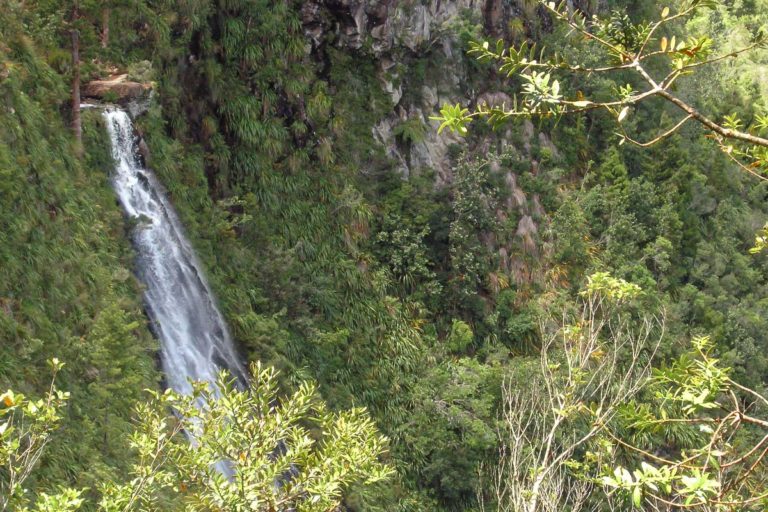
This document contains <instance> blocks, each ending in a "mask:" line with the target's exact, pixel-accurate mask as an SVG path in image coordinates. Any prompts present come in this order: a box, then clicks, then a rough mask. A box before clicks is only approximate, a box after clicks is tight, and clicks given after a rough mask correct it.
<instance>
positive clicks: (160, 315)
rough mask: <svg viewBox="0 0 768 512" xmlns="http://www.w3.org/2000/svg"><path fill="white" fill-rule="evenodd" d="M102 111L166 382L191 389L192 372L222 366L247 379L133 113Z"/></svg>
mask: <svg viewBox="0 0 768 512" xmlns="http://www.w3.org/2000/svg"><path fill="white" fill-rule="evenodd" d="M104 118H105V119H106V121H107V130H108V132H109V136H110V139H111V141H112V155H113V157H114V160H115V172H114V175H113V177H112V185H113V187H114V189H115V192H116V193H117V196H118V198H119V200H120V203H121V205H122V206H123V209H124V210H125V213H126V214H127V215H128V217H129V218H130V219H131V220H132V221H133V222H135V223H136V226H135V227H134V228H133V233H132V235H133V243H134V246H135V248H136V253H137V256H138V258H137V262H136V268H137V275H138V278H139V280H140V281H141V282H142V283H143V284H144V286H145V287H146V290H145V293H144V300H145V303H146V307H147V311H148V314H149V317H150V320H151V322H152V328H153V330H154V332H155V334H156V335H157V337H158V338H159V339H160V346H161V350H160V360H161V364H162V368H163V372H164V373H165V378H166V383H167V385H168V387H170V388H172V389H173V390H175V391H177V392H179V393H184V394H189V393H191V391H192V387H191V386H190V383H189V380H190V379H191V380H196V381H208V382H213V381H215V379H216V377H217V376H218V372H219V371H221V370H229V372H230V373H232V374H233V375H234V376H235V377H236V378H237V379H238V380H239V381H240V382H241V383H245V382H246V377H245V376H246V372H245V369H244V368H243V366H242V364H241V363H240V360H239V357H238V355H237V351H236V350H235V348H234V344H233V342H232V338H231V337H230V334H229V331H228V330H227V325H226V323H225V321H224V318H223V317H222V315H221V313H220V312H219V310H218V308H217V307H216V300H215V298H214V296H213V293H212V292H211V289H210V287H209V286H208V283H207V282H206V280H205V277H204V275H203V272H202V269H201V267H200V264H199V262H198V261H197V258H196V257H195V253H194V251H193V250H192V246H191V245H190V243H189V242H188V241H187V239H186V238H185V237H184V232H183V229H182V227H181V224H180V222H179V219H178V217H177V216H176V212H175V211H174V210H173V207H172V206H171V204H170V202H169V201H168V199H167V198H166V197H165V191H164V189H163V188H162V186H161V185H160V184H159V182H158V181H157V178H156V177H155V176H154V174H152V172H150V171H149V170H148V169H145V168H144V166H143V165H142V164H141V160H140V159H139V156H138V144H137V142H138V138H137V137H136V135H135V133H134V131H133V125H132V123H131V119H130V117H128V114H127V113H126V112H125V111H123V110H120V109H115V108H110V109H107V110H106V111H105V112H104Z"/></svg>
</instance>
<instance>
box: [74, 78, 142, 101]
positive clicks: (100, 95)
mask: <svg viewBox="0 0 768 512" xmlns="http://www.w3.org/2000/svg"><path fill="white" fill-rule="evenodd" d="M151 90H152V85H151V84H148V83H139V82H131V81H129V80H128V75H115V76H111V77H109V78H108V79H106V80H93V81H91V82H88V83H87V84H85V87H84V88H83V97H85V98H93V99H97V100H102V101H113V102H116V103H121V104H127V103H129V102H131V101H138V100H141V99H142V98H146V97H148V96H149V94H150V91H151Z"/></svg>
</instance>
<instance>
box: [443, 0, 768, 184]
mask: <svg viewBox="0 0 768 512" xmlns="http://www.w3.org/2000/svg"><path fill="white" fill-rule="evenodd" d="M721 3H722V2H719V1H717V0H682V1H679V2H677V5H676V8H675V10H673V9H672V8H670V7H669V6H665V7H662V8H661V9H660V12H659V16H658V18H657V19H656V20H654V21H651V22H634V21H632V20H631V19H630V18H629V16H628V15H627V14H626V13H624V12H620V11H614V12H612V13H611V14H610V15H609V16H607V17H599V16H596V15H595V16H592V17H591V18H588V17H587V16H586V15H585V14H584V13H582V12H580V11H578V10H575V9H573V8H572V6H571V2H565V1H563V2H561V3H559V4H555V2H547V1H544V0H539V4H541V7H542V8H543V9H544V10H545V11H546V12H547V13H549V14H550V15H551V16H552V17H553V18H554V19H555V20H556V21H559V22H561V23H563V24H565V25H566V26H567V27H568V28H569V29H570V33H569V34H570V35H571V36H572V37H571V40H570V41H569V42H571V43H573V44H574V45H575V46H579V47H583V46H586V48H587V49H589V50H590V51H591V52H592V54H594V55H598V56H599V59H600V62H599V63H598V64H596V65H593V64H591V63H589V62H587V59H586V58H585V56H584V54H582V56H581V57H578V56H577V57H572V56H569V55H563V54H561V53H548V52H547V51H546V50H545V49H539V48H537V46H536V45H535V44H528V43H523V44H522V45H520V46H519V47H517V48H506V47H505V45H504V42H503V41H501V40H500V41H498V43H497V44H496V45H495V46H491V45H490V44H489V43H488V42H483V43H479V42H475V43H471V45H470V46H471V49H470V53H471V54H474V55H476V56H477V58H478V59H479V60H481V61H486V62H496V63H498V64H499V71H500V72H501V73H502V74H503V75H505V76H506V77H508V78H512V77H515V78H517V79H518V80H519V81H520V82H521V83H522V90H521V92H520V94H519V95H518V96H515V97H514V98H513V100H512V102H511V103H512V104H511V105H501V106H488V105H486V104H480V105H478V107H477V109H476V110H475V111H474V112H470V111H469V110H468V109H466V108H463V107H462V106H461V105H453V106H452V105H445V106H444V107H443V108H442V110H441V115H440V116H439V117H436V118H434V119H437V120H439V121H441V122H442V125H441V126H440V130H442V129H444V128H446V127H447V128H449V129H451V130H453V131H457V132H459V133H462V134H465V133H467V125H468V123H469V122H470V121H471V120H472V119H473V118H476V117H482V118H486V119H487V120H488V121H489V122H490V123H491V124H492V125H494V126H495V125H498V124H500V123H502V122H504V121H507V120H509V119H512V118H518V117H522V118H531V117H552V116H562V115H566V114H577V113H584V112H589V111H594V110H598V109H601V110H605V111H607V112H609V113H610V115H612V116H614V117H615V119H616V123H617V129H618V132H617V133H618V135H619V137H620V144H623V143H625V142H630V143H632V144H635V145H637V146H640V147H649V146H652V145H654V144H656V143H658V142H660V141H662V140H664V139H667V138H668V137H670V136H672V135H673V134H675V133H676V132H678V131H679V130H680V129H681V128H682V127H683V126H684V125H685V124H686V123H687V122H689V121H696V122H698V123H699V124H700V125H701V126H703V127H704V128H705V129H706V130H707V131H708V132H709V137H710V138H712V139H713V140H714V141H715V142H716V143H717V144H718V146H719V147H720V148H721V149H722V150H723V152H724V153H725V154H726V155H728V157H729V158H730V159H731V160H733V161H734V162H735V163H736V164H737V165H738V166H739V167H740V168H741V169H742V170H744V171H746V172H748V173H750V174H752V175H755V176H758V177H760V178H761V179H768V177H765V176H763V174H764V173H766V172H768V138H766V136H765V134H768V112H765V111H764V112H759V113H756V114H755V116H754V119H752V120H750V121H749V122H748V123H747V124H746V125H745V122H744V121H743V120H742V119H740V118H739V117H738V115H736V114H733V115H730V116H725V118H724V119H723V120H722V121H721V122H718V121H715V120H713V119H710V117H708V116H707V115H706V114H705V113H703V112H701V111H700V110H699V109H698V108H697V107H695V106H694V105H692V104H691V103H689V102H688V101H687V100H685V99H683V96H682V95H681V94H679V93H678V91H677V89H678V88H679V84H678V80H679V79H680V78H682V77H684V76H686V75H691V74H693V73H696V72H700V70H701V69H703V68H705V67H706V66H710V65H712V64H715V63H717V62H721V61H724V60H727V59H733V58H737V57H738V56H740V55H742V54H745V53H747V52H749V51H752V50H755V49H759V48H768V34H766V33H765V32H763V31H757V32H756V33H755V34H754V35H753V39H752V41H751V43H749V44H747V45H746V46H744V47H741V48H739V49H736V50H732V51H728V52H725V53H717V52H716V51H715V49H714V44H713V41H712V39H711V38H709V37H708V36H706V35H705V36H699V37H689V38H687V39H684V38H683V36H682V35H681V36H680V37H678V36H677V35H676V34H675V32H676V31H680V26H679V23H680V22H682V21H684V20H686V19H690V18H691V17H692V16H693V15H694V14H696V13H697V12H698V11H699V10H701V9H704V8H711V7H715V6H717V5H718V4H721ZM558 74H565V75H569V76H589V75H607V74H611V75H613V76H615V77H618V78H623V77H624V76H625V75H627V76H628V78H629V79H630V80H632V82H634V84H633V83H627V84H626V85H623V86H620V87H619V88H618V90H617V91H615V93H614V96H613V97H611V98H608V99H598V98H586V97H584V96H583V93H581V91H577V92H576V94H575V95H573V96H572V97H566V96H565V94H564V87H563V86H562V85H561V81H560V80H559V79H558V78H557V75H558ZM652 98H661V99H663V100H664V101H666V102H668V103H669V104H671V105H674V107H675V108H676V109H677V110H679V111H680V112H681V113H682V117H681V118H680V119H679V120H677V121H673V122H672V123H671V126H670V127H669V128H668V129H667V130H665V131H663V132H662V133H660V134H658V135H656V136H654V137H652V138H650V139H648V140H645V141H640V140H636V139H635V138H634V137H633V136H632V135H630V134H629V133H628V132H627V130H625V128H624V127H623V125H622V122H623V121H624V120H625V119H626V118H627V116H629V115H630V113H631V112H632V110H633V109H634V108H639V107H640V106H641V105H642V104H644V103H647V102H648V101H649V100H651V99H652Z"/></svg>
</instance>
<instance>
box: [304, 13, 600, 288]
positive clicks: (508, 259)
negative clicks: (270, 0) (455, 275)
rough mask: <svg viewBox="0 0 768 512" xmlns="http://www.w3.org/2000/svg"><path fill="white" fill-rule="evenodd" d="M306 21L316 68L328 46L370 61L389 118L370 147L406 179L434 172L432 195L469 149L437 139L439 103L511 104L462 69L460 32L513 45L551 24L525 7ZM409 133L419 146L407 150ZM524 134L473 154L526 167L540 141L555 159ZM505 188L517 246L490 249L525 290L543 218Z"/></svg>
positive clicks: (501, 137)
mask: <svg viewBox="0 0 768 512" xmlns="http://www.w3.org/2000/svg"><path fill="white" fill-rule="evenodd" d="M590 2H592V3H594V0H583V1H581V2H578V1H577V2H574V7H578V8H582V9H589V8H590V7H593V6H591V5H588V4H589V3H590ZM302 21H303V24H304V29H305V33H306V36H307V40H308V46H309V47H310V48H309V51H310V52H312V53H315V54H316V55H318V58H322V52H323V49H324V48H325V47H326V45H331V46H333V47H336V48H340V49H343V50H345V51H348V52H353V53H359V54H363V55H366V56H368V57H373V58H374V59H375V61H376V63H377V69H378V78H379V81H380V83H381V87H382V89H383V90H384V91H385V92H386V93H387V94H388V95H389V97H390V99H391V102H392V110H391V112H390V113H389V114H388V115H386V116H385V117H384V118H383V119H381V120H379V122H378V123H377V124H376V125H375V126H374V127H373V135H374V138H375V139H376V140H377V141H379V142H380V143H381V144H382V145H383V147H384V148H385V150H386V153H387V155H388V156H389V157H390V158H391V160H392V161H393V163H394V165H395V166H396V167H397V169H398V170H399V172H400V173H401V175H402V176H403V178H404V179H408V178H409V177H410V176H411V175H412V174H415V173H420V172H424V171H427V170H431V171H434V175H435V186H436V187H442V186H446V185H448V184H450V183H451V182H452V180H453V173H452V167H453V164H454V162H453V161H452V158H451V154H455V153H457V152H458V151H460V150H461V149H464V148H466V145H467V142H466V141H465V140H464V138H462V137H459V136H457V135H454V134H451V133H447V132H443V134H441V135H438V134H437V127H438V123H437V122H436V121H433V120H430V117H431V116H434V115H436V114H437V113H438V112H439V109H440V106H441V105H443V104H445V103H450V104H456V103H461V104H462V105H476V104H478V103H481V102H484V103H488V104H491V105H500V104H502V103H507V104H509V103H511V98H510V97H509V96H507V95H506V94H504V93H499V92H497V91H498V87H499V83H498V82H497V81H494V79H493V77H492V76H490V75H489V76H487V77H485V76H477V74H478V70H477V68H473V67H472V65H471V61H469V60H468V59H467V57H466V55H465V48H464V45H465V42H462V41H460V38H459V34H460V33H461V32H462V31H463V32H465V33H473V34H474V35H476V36H477V37H485V38H488V39H496V38H505V39H507V40H510V39H512V38H514V37H518V38H519V37H521V34H519V33H518V34H517V35H515V34H512V32H513V31H514V30H518V31H519V30H520V27H522V30H523V32H527V33H529V32H531V31H532V30H534V29H532V28H531V27H532V26H535V27H536V28H535V30H546V29H547V28H548V27H547V25H548V23H549V20H548V19H547V18H546V16H543V14H542V12H541V11H540V9H539V8H538V7H537V6H536V4H535V2H531V1H529V0H512V1H509V0H507V1H503V0H455V1H450V0H421V1H413V0H411V1H402V0H400V1H399V0H311V1H309V2H306V3H304V4H303V7H302ZM516 27H517V28H516ZM523 35H524V34H523ZM418 66H421V68H422V69H424V70H425V71H424V72H423V73H422V74H421V75H420V76H419V77H418V79H414V73H412V72H411V71H412V70H413V69H414V68H416V67H418ZM486 73H487V72H486ZM473 74H474V75H473ZM405 127H408V128H409V129H411V130H412V131H416V132H418V134H419V136H411V137H408V138H407V140H403V139H404V138H403V137H402V134H403V132H404V128H405ZM416 127H420V130H417V129H416ZM522 132H523V133H522V138H521V135H520V134H518V135H517V138H516V139H515V140H516V141H517V144H518V145H519V147H514V146H512V144H513V142H512V141H513V138H512V135H511V132H509V131H508V132H502V133H500V134H498V135H497V136H496V138H495V139H494V138H491V137H485V138H484V142H483V144H484V146H483V147H475V148H470V149H472V150H473V151H475V152H478V153H483V154H488V153H489V152H491V151H496V152H500V151H502V150H510V148H511V150H512V151H516V152H517V153H518V154H519V155H520V157H521V158H523V159H525V158H526V157H528V156H530V154H531V143H532V142H533V141H536V142H537V143H538V145H539V146H544V147H548V148H550V150H551V151H554V152H556V149H555V148H554V147H553V146H552V143H551V141H549V139H548V138H547V136H546V135H545V134H541V133H537V132H536V131H535V130H534V127H533V125H532V124H530V123H526V124H525V126H524V127H523V130H522ZM521 141H522V142H521ZM505 147H506V148H505ZM455 150H458V151H455ZM531 166H532V170H533V172H534V173H536V172H537V169H538V163H537V162H535V161H534V160H532V161H531ZM504 180H505V182H506V183H507V185H508V187H509V196H510V199H509V200H508V201H507V202H506V204H504V205H502V206H501V208H500V210H499V211H497V212H496V215H497V216H498V217H499V218H500V220H503V219H505V218H508V217H509V216H511V215H513V216H515V217H516V218H519V219H520V221H519V226H518V229H517V232H516V233H515V236H514V237H513V238H514V239H513V240H508V241H499V240H496V241H492V242H489V245H490V246H493V249H494V250H498V251H499V255H500V260H501V261H502V267H503V268H504V269H505V270H507V271H512V273H513V274H514V275H515V276H516V279H517V280H518V281H519V282H524V281H527V280H529V279H530V278H531V277H530V275H529V274H530V269H528V268H527V267H526V265H525V264H524V263H523V259H522V258H523V257H524V255H526V254H527V255H528V256H532V257H534V258H535V257H536V255H537V252H538V249H537V247H536V243H535V241H534V238H535V236H536V233H537V229H538V228H537V223H538V221H539V219H540V218H541V217H542V216H543V215H545V213H544V211H543V209H542V208H541V204H540V202H539V198H538V197H537V196H536V195H535V194H534V195H532V196H531V197H526V194H525V192H524V191H523V190H522V189H521V188H520V187H519V186H518V181H517V176H516V175H515V174H513V173H507V174H506V175H505V176H504ZM489 248H490V247H489Z"/></svg>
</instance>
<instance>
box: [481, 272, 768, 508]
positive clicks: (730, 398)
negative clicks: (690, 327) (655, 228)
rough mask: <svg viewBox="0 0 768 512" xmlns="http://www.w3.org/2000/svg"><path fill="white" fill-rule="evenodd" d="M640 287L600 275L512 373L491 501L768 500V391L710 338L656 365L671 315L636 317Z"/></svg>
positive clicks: (754, 504)
mask: <svg viewBox="0 0 768 512" xmlns="http://www.w3.org/2000/svg"><path fill="white" fill-rule="evenodd" d="M639 294H640V290H639V288H637V287H636V286H635V285H632V284H630V283H627V282H625V281H622V280H619V279H614V278H612V277H610V276H608V275H607V274H595V275H593V276H592V277H591V278H590V279H589V284H588V286H587V289H586V290H585V291H584V292H582V294H581V296H582V299H583V302H582V305H581V307H580V309H579V312H578V314H577V315H576V317H575V318H574V319H573V320H575V321H569V322H565V323H564V324H563V325H562V326H561V327H559V328H558V329H557V330H555V331H552V330H551V329H549V330H545V332H549V333H550V334H549V335H548V336H546V337H545V343H544V346H543V348H542V352H541V358H540V361H539V362H538V364H536V363H533V364H530V365H528V368H527V371H528V372H529V375H526V377H527V378H525V379H522V382H520V375H521V373H522V372H521V371H518V372H516V374H515V375H516V377H517V379H516V380H511V379H510V380H507V381H506V383H505V385H504V388H503V403H504V406H503V414H502V423H503V426H502V428H501V432H500V433H501V440H502V447H501V448H500V459H499V464H498V465H497V466H496V467H494V468H492V470H491V472H490V476H491V479H490V480H491V481H490V485H488V486H487V487H488V489H486V491H487V490H490V501H491V502H492V505H493V506H495V507H496V509H498V510H502V511H506V510H509V511H512V510H515V511H526V512H533V511H550V510H551V511H555V510H571V511H578V510H594V511H598V510H606V508H605V507H608V509H610V510H628V509H632V508H633V507H634V508H637V509H642V510H687V509H691V510H706V511H710V510H711V511H716V510H718V511H719V510H742V511H752V510H754V511H758V510H765V507H766V506H768V493H767V492H766V491H765V483H766V480H768V474H767V473H766V470H765V462H766V457H768V420H766V419H765V417H766V413H767V412H768V398H766V397H765V395H764V394H762V393H760V392H758V391H756V390H754V389H750V388H748V387H746V386H743V385H741V384H739V383H738V382H736V381H734V380H733V379H732V378H731V376H730V370H729V369H728V368H725V367H724V366H723V365H722V364H721V363H720V361H719V360H718V359H717V358H716V357H715V355H714V346H713V343H712V342H711V340H710V339H709V338H707V337H696V338H694V339H693V340H692V350H690V351H688V352H686V353H684V354H683V355H681V356H680V357H679V358H678V359H677V360H675V361H673V362H672V363H671V364H669V365H667V366H665V367H662V368H660V369H656V370H653V369H652V365H653V364H654V363H655V362H654V357H655V354H656V352H657V349H658V348H659V346H660V339H661V337H662V336H663V328H664V317H663V316H661V317H658V318H657V317H654V316H652V315H651V316H649V315H640V316H638V315H637V311H636V310H635V308H634V307H629V306H630V305H631V301H632V299H633V298H636V297H638V296H639ZM543 330H544V329H543ZM525 370H526V369H525V368H523V371H525ZM600 491H604V492H600ZM480 500H481V503H483V502H484V501H487V500H488V498H487V495H481V496H480ZM483 505H485V503H483Z"/></svg>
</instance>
